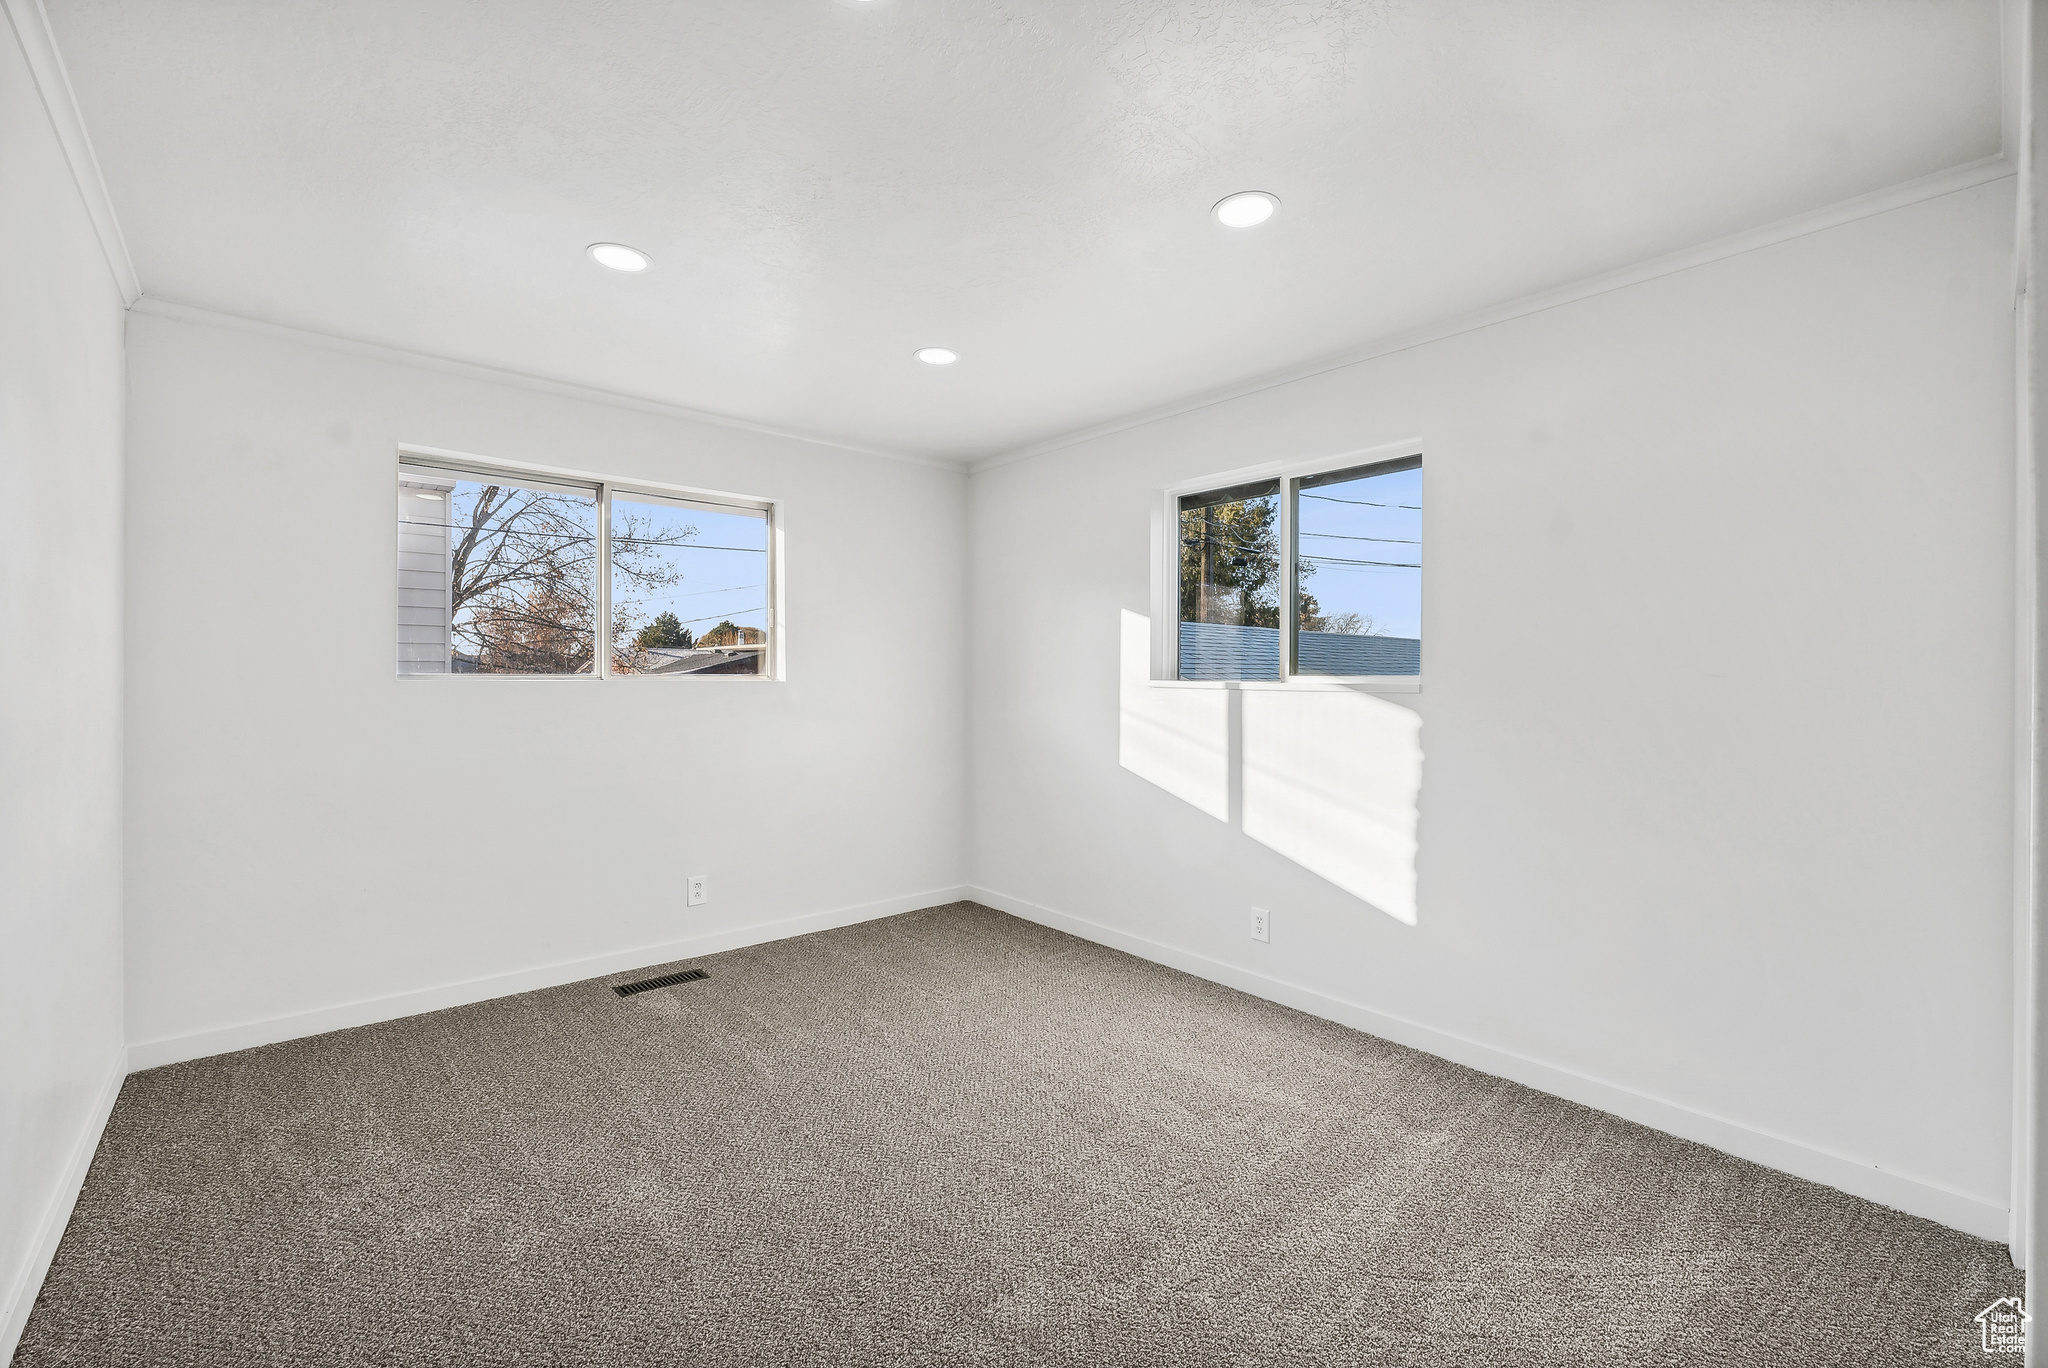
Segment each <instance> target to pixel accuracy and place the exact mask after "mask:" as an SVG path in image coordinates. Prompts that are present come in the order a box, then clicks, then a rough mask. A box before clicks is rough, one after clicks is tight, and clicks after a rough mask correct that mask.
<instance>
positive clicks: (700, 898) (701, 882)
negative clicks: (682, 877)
mask: <svg viewBox="0 0 2048 1368" xmlns="http://www.w3.org/2000/svg"><path fill="white" fill-rule="evenodd" d="M710 901H711V880H709V879H707V878H705V877H704V876H703V875H702V874H692V875H691V876H690V906H692V907H702V906H703V905H704V904H705V903H708V902H710Z"/></svg>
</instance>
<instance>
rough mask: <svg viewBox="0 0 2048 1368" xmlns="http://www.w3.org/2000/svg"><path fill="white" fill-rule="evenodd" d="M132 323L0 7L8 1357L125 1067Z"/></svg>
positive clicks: (2, 1100) (0, 1194) (3, 1218)
mask: <svg viewBox="0 0 2048 1368" xmlns="http://www.w3.org/2000/svg"><path fill="white" fill-rule="evenodd" d="M121 320H122V299H121V296H120V293H119V291H118V290H117V289H116V287H115V284H114V280H113V277H112V275H111V273H110V272H109V271H108V267H107V260H106V258H105V256H103V255H102V253H101V251H100V246H99V240H98V238H97V237H96V236H95V235H94V232H93V227H92V222H91V220H90V218H89V217H88V216H87V214H86V210H85V207H84V204H83V202H82V200H81V199H80V197H79V193H78V190H77V188H76V186H75V185H74V183H73V181H72V178H71V172H70V170H69V168H68V167H67V166H66V164H65V160H64V155H63V151H62V149H61V147H60V145H59V143H58V140H57V137H56V134H55V131H54V130H53V128H52V127H51V124H50V119H49V116H48V114H47V113H46V112H45V110H44V108H43V104H42V102H41V99H40V98H39V97H38V95H37V89H36V85H35V82H34V81H33V80H32V79H31V76H30V71H29V68H28V65H27V63H26V62H25V61H24V59H23V56H22V51H21V48H20V47H19V46H18V44H17V42H16V40H15V35H14V32H13V30H12V29H10V28H8V27H7V26H6V25H5V24H4V23H0V1362H5V1361H6V1359H7V1356H8V1354H9V1353H10V1352H11V1351H12V1350H13V1347H14V1341H15V1337H16V1336H17V1335H19V1334H20V1331H21V1327H22V1325H23V1323H25V1322H26V1320H27V1318H28V1309H29V1304H30V1302H31V1301H32V1299H33V1297H34V1295H35V1289H36V1287H37V1286H38V1285H39V1284H40V1282H41V1279H42V1272H43V1268H44V1267H45V1265H46V1263H47V1261H48V1259H49V1256H50V1253H51V1252H52V1250H53V1249H54V1247H55V1239H56V1235H57V1232H58V1231H59V1230H60V1229H61V1222H62V1220H63V1218H64V1216H65V1215H66V1214H67V1213H68V1212H69V1210H70V1203H71V1199H72V1197H73V1196H74V1195H75V1192H76V1183H77V1181H78V1180H79V1179H80V1178H81V1177H82V1176H83V1161H84V1160H85V1159H87V1158H89V1157H90V1154H91V1150H90V1146H91V1144H92V1143H93V1142H94V1141H96V1140H97V1138H98V1135H99V1128H100V1124H101V1122H102V1121H103V1120H104V1119H105V1109H106V1107H107V1105H108V1104H109V1103H110V1102H111V1096H110V1093H109V1089H110V1087H114V1086H118V1085H119V1082H120V1075H121V1071H122V1070H123V1067H124V1065H123V1057H124V1056H123V1049H122V1044H123V1037H122V1025H121V798H120V782H121V402H122V369H121Z"/></svg>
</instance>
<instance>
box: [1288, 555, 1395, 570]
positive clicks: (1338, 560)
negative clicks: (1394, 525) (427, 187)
mask: <svg viewBox="0 0 2048 1368" xmlns="http://www.w3.org/2000/svg"><path fill="white" fill-rule="evenodd" d="M1296 559H1298V560H1312V561H1327V562H1328V563H1329V564H1331V565H1382V566H1385V567H1387V568H1388V569H1391V570H1420V569H1421V568H1422V567H1421V566H1420V565H1411V564H1409V563H1408V562H1407V561H1375V560H1347V559H1345V558H1344V557H1342V556H1299V557H1297V558H1296Z"/></svg>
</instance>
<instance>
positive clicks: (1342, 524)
mask: <svg viewBox="0 0 2048 1368" xmlns="http://www.w3.org/2000/svg"><path fill="white" fill-rule="evenodd" d="M1294 498H1295V503H1294V537H1295V552H1294V566H1295V570H1294V602H1295V611H1296V612H1297V614H1298V615H1299V616H1298V618H1297V626H1298V631H1297V634H1296V637H1295V673H1297V674H1305V675H1419V674H1421V673H1422V461H1421V458H1419V457H1413V458H1410V459H1407V460H1403V461H1392V462H1387V463H1384V464H1380V465H1371V466H1358V467H1353V468H1352V469H1349V470H1334V471H1330V472H1329V473H1327V474H1322V475H1311V476H1308V477H1306V478H1304V479H1300V480H1296V481H1294Z"/></svg>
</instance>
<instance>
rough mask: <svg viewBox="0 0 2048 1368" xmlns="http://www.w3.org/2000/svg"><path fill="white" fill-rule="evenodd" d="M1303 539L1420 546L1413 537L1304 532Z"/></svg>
mask: <svg viewBox="0 0 2048 1368" xmlns="http://www.w3.org/2000/svg"><path fill="white" fill-rule="evenodd" d="M1301 535H1302V536H1304V537H1335V538H1337V539H1338V540H1339V541H1371V542H1399V543H1401V545H1403V546H1420V545H1422V543H1421V542H1419V541H1417V540H1416V539H1415V538H1413V537H1354V536H1351V535H1349V534H1348V533H1344V532H1304V533H1302V534H1301Z"/></svg>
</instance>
